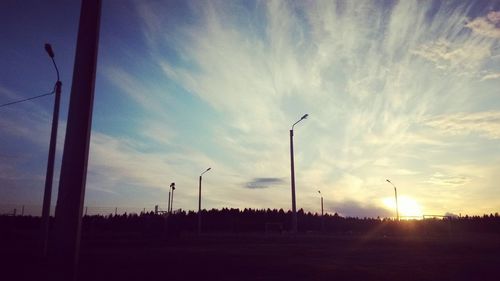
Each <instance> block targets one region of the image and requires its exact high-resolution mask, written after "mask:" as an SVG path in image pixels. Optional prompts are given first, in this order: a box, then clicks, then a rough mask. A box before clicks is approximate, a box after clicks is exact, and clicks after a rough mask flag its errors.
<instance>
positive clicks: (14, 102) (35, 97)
mask: <svg viewBox="0 0 500 281" xmlns="http://www.w3.org/2000/svg"><path fill="white" fill-rule="evenodd" d="M54 92H55V87H54V90H52V92H50V93H46V94H42V95H38V96H34V97H31V98H27V99H22V100H18V101H13V102H8V103H4V104H1V105H0V107H4V106H8V105H13V104H16V103H21V102H25V101H29V100H34V99H37V98H41V97H45V96H50V95H53V94H54Z"/></svg>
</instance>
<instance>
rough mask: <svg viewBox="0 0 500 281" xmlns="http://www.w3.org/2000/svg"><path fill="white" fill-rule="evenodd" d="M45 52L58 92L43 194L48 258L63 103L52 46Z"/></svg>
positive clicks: (43, 219)
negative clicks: (53, 183)
mask: <svg viewBox="0 0 500 281" xmlns="http://www.w3.org/2000/svg"><path fill="white" fill-rule="evenodd" d="M45 51H47V54H48V55H49V57H50V58H51V59H52V63H53V64H54V67H55V69H56V72H57V82H56V91H55V98H54V111H53V112H52V129H51V132H50V144H49V156H48V160H47V171H46V174H45V190H44V193H43V207H42V256H44V257H46V256H47V251H48V247H49V225H50V203H51V201H52V180H53V178H54V160H55V156H56V143H57V127H58V125H59V105H60V103H61V87H62V83H61V81H60V80H59V70H58V69H57V65H56V62H55V60H54V51H53V50H52V46H50V44H45Z"/></svg>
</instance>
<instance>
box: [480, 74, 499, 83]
mask: <svg viewBox="0 0 500 281" xmlns="http://www.w3.org/2000/svg"><path fill="white" fill-rule="evenodd" d="M498 78H500V72H496V73H488V74H486V75H484V76H483V78H481V81H484V80H493V79H498Z"/></svg>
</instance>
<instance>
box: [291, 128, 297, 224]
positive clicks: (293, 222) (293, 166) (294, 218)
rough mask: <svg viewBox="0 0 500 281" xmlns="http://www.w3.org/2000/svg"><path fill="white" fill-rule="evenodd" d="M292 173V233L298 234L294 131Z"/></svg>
mask: <svg viewBox="0 0 500 281" xmlns="http://www.w3.org/2000/svg"><path fill="white" fill-rule="evenodd" d="M290 173H291V181H292V232H293V233H297V206H296V203H295V164H294V160H293V129H292V130H290Z"/></svg>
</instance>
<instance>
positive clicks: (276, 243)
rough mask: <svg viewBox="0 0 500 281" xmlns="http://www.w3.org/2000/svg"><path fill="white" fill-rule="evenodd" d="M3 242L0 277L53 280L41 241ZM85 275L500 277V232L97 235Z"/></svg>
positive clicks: (88, 241) (86, 253)
mask: <svg viewBox="0 0 500 281" xmlns="http://www.w3.org/2000/svg"><path fill="white" fill-rule="evenodd" d="M0 245H1V250H0V256H1V258H2V261H1V262H2V263H1V268H2V269H1V271H0V274H1V275H0V280H16V281H17V280H51V278H50V273H51V272H50V271H51V270H54V269H49V267H48V265H47V262H46V261H45V260H44V259H42V258H40V256H39V255H38V254H37V252H36V251H35V249H36V242H35V241H33V240H23V239H19V238H16V237H12V238H11V239H7V240H5V239H4V241H1V242H0ZM79 280H107V281H111V280H121V281H123V280H405V281H408V280H500V235H498V234H480V235H466V236H464V235H445V236H426V237H416V236H412V235H405V236H391V237H387V236H385V237H384V236H370V235H319V234H301V235H297V236H290V235H264V234H259V235H250V234H246V235H223V234H221V235H215V234H211V235H204V236H201V237H196V236H194V235H190V234H183V235H179V236H177V237H175V238H168V239H165V238H161V237H154V238H151V237H150V238H147V239H146V238H145V237H136V236H127V235H121V236H116V235H114V236H109V235H104V236H101V237H97V236H94V237H92V238H88V237H87V238H84V240H83V244H82V253H81V261H80V271H79Z"/></svg>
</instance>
